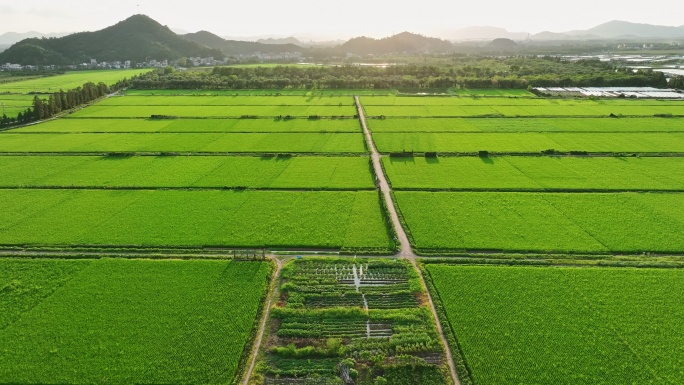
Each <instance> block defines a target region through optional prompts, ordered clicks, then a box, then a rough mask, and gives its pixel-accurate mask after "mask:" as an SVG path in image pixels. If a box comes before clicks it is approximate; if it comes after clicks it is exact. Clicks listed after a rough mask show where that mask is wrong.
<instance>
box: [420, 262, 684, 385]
mask: <svg viewBox="0 0 684 385" xmlns="http://www.w3.org/2000/svg"><path fill="white" fill-rule="evenodd" d="M425 268H426V271H428V272H429V275H430V279H431V280H432V282H433V283H434V288H435V292H433V298H436V299H439V301H440V302H441V304H442V306H443V309H444V311H445V313H446V319H442V324H443V325H445V326H446V327H445V330H449V331H450V332H451V333H453V336H454V337H455V340H456V341H457V343H458V347H456V346H452V349H460V352H461V353H462V356H463V358H464V361H465V363H466V364H467V372H468V373H463V372H462V373H461V376H462V377H465V376H466V375H467V376H469V377H470V378H471V379H472V382H473V383H475V384H481V385H494V384H510V383H515V384H573V385H576V384H579V385H583V384H587V385H588V384H616V383H640V384H648V383H653V384H679V383H682V382H684V373H682V371H681V367H682V365H684V355H683V354H682V346H684V332H683V330H684V329H682V327H681V319H682V317H684V307H683V306H682V303H684V285H682V279H684V272H682V271H680V270H677V269H659V270H657V269H625V268H546V267H544V268H532V267H484V266H453V265H451V266H449V265H438V264H427V265H426V267H425ZM454 282H458V285H457V287H455V286H454Z"/></svg>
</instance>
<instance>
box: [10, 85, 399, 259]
mask: <svg viewBox="0 0 684 385" xmlns="http://www.w3.org/2000/svg"><path fill="white" fill-rule="evenodd" d="M148 97H149V98H151V100H150V101H148V102H145V101H144V100H145V99H146V98H148ZM112 99H115V100H117V102H116V103H119V105H117V104H116V103H115V102H110V100H112ZM319 99H320V100H319ZM344 99H345V98H340V97H323V98H312V97H304V96H301V97H300V96H296V97H284V99H282V100H281V99H279V97H275V96H263V97H262V96H255V97H250V96H243V97H235V96H220V97H213V96H189V97H176V96H135V97H128V96H125V97H118V98H110V99H107V100H105V101H104V102H102V103H104V104H105V105H104V106H103V108H107V109H111V110H114V111H118V112H117V114H118V115H120V116H121V118H117V119H106V118H103V119H101V118H97V119H91V118H62V119H58V120H54V121H50V122H46V123H42V124H37V125H33V126H27V127H23V128H20V129H16V130H10V131H7V132H3V133H0V170H2V171H0V174H2V182H0V196H2V198H0V200H2V201H3V202H7V204H8V205H7V207H8V209H7V210H4V211H3V213H2V214H1V215H2V216H3V217H4V218H5V219H7V221H6V222H5V224H4V225H3V228H2V229H1V230H0V244H5V245H23V246H30V247H34V246H36V245H55V246H59V247H72V246H96V247H98V248H102V247H150V248H154V247H157V246H164V247H196V246H200V247H220V248H235V247H258V248H278V249H301V248H307V249H325V250H332V251H339V250H342V251H345V252H354V251H364V252H369V253H389V252H391V251H392V250H394V249H395V245H394V242H393V240H392V239H391V230H390V228H391V226H390V225H389V224H388V221H387V220H386V218H385V214H384V209H383V206H382V204H381V202H380V199H379V193H378V192H377V189H376V186H375V181H374V178H373V174H372V172H371V168H370V159H369V157H368V154H367V150H366V148H365V143H364V138H363V135H362V132H361V128H360V126H359V123H358V120H357V119H354V117H353V114H354V113H355V111H354V109H353V108H352V107H351V106H342V107H340V106H339V104H340V103H342V101H343V100H344ZM346 99H348V100H347V104H352V103H353V99H352V98H346ZM124 100H126V101H131V103H134V104H136V105H135V106H130V105H124V104H122V103H123V102H122V101H124ZM171 100H173V101H171ZM316 100H318V102H316ZM190 102H194V103H195V104H196V106H193V105H189V103H190ZM107 103H109V104H111V105H106V104H107ZM174 103H175V104H174ZM179 103H180V104H182V105H178V104H179ZM306 103H311V104H306ZM316 103H318V104H316ZM145 104H150V105H151V106H144V105H145ZM141 105H142V106H143V107H145V108H147V107H150V108H154V107H156V106H157V105H164V106H165V107H168V108H176V107H179V108H180V107H182V108H186V109H188V110H192V109H194V108H202V107H207V108H224V107H225V108H233V107H238V108H247V109H252V110H251V111H248V113H249V114H250V117H249V118H244V119H241V118H239V117H238V118H228V119H203V118H202V119H194V118H188V119H185V118H181V119H150V116H149V115H148V116H147V117H146V118H135V116H134V114H133V115H132V114H130V113H129V112H127V111H128V110H129V109H130V108H132V107H140V106H141ZM310 107H311V108H318V107H320V108H333V109H339V108H347V109H348V110H349V112H350V114H351V116H347V117H346V118H338V117H335V118H334V119H333V118H332V117H325V118H323V117H321V118H311V117H308V116H307V117H303V118H297V117H294V116H290V117H288V116H287V115H286V116H284V117H275V118H274V117H271V116H268V117H267V116H262V115H253V114H260V113H261V112H262V110H260V108H276V109H282V110H283V111H284V114H288V113H287V112H286V111H287V110H288V109H290V108H302V109H307V108H310ZM97 108H100V104H98V105H94V106H91V107H87V108H84V109H83V110H82V111H83V112H86V111H91V110H93V109H94V110H97ZM254 108H256V110H254ZM74 115H75V114H74ZM288 115H289V114H288ZM45 202H52V203H51V204H49V205H47V206H46V205H44V203H45ZM10 206H11V208H9V207H10ZM34 209H35V210H34ZM29 212H31V213H32V214H29ZM122 221H124V222H129V221H130V222H129V223H126V224H124V222H122ZM57 223H59V224H57Z"/></svg>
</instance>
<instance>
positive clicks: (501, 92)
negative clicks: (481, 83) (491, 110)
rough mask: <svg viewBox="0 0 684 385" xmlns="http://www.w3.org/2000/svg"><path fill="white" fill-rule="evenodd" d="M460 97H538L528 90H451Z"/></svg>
mask: <svg viewBox="0 0 684 385" xmlns="http://www.w3.org/2000/svg"><path fill="white" fill-rule="evenodd" d="M449 91H450V92H452V93H455V94H456V95H459V96H505V97H510V96H524V97H537V96H536V95H535V94H533V93H531V92H529V91H527V90H508V89H482V90H470V89H458V90H454V89H451V90H449Z"/></svg>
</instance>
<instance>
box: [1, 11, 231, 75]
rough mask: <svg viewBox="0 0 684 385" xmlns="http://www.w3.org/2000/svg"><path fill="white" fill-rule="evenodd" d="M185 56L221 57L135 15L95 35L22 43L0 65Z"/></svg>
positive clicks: (87, 33) (86, 33)
mask: <svg viewBox="0 0 684 385" xmlns="http://www.w3.org/2000/svg"><path fill="white" fill-rule="evenodd" d="M184 56H201V57H208V56H214V57H218V58H221V57H223V53H222V52H221V51H219V50H217V49H212V48H208V47H205V46H203V45H200V44H197V43H195V42H192V41H189V40H187V39H184V38H182V37H180V36H178V35H176V34H175V33H173V32H172V31H171V30H170V29H169V28H168V27H165V26H162V25H161V24H159V23H157V22H156V21H154V20H152V19H150V18H149V17H147V16H144V15H135V16H131V17H129V18H128V19H126V20H124V21H121V22H119V23H117V24H115V25H113V26H111V27H108V28H105V29H103V30H100V31H96V32H80V33H74V34H71V35H68V36H65V37H61V38H52V39H37V38H32V39H24V40H22V41H20V42H18V43H16V44H14V45H13V46H11V47H10V48H8V49H7V50H5V51H4V52H2V53H0V63H17V64H23V65H45V64H62V65H63V64H78V63H90V59H96V60H98V61H116V60H119V61H123V60H131V61H133V62H143V61H146V60H148V59H156V60H165V59H177V58H180V57H184Z"/></svg>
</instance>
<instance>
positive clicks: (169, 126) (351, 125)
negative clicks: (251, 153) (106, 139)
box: [12, 118, 361, 133]
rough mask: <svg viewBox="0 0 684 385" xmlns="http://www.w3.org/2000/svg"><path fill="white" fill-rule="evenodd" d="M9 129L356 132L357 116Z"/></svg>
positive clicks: (75, 122) (68, 123) (72, 122)
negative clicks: (346, 117)
mask: <svg viewBox="0 0 684 385" xmlns="http://www.w3.org/2000/svg"><path fill="white" fill-rule="evenodd" d="M12 132H41V133H43V132H44V133H51V132H74V133H78V132H84V133H85V132H91V133H98V132H103V133H104V132H181V133H204V132H293V133H298V132H355V133H360V132H361V127H360V125H359V121H358V120H357V119H325V120H309V119H289V120H285V119H281V120H274V119H85V118H82V119H65V118H62V119H57V120H51V121H49V122H45V123H41V124H36V125H31V126H26V127H22V128H17V129H14V130H12Z"/></svg>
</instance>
